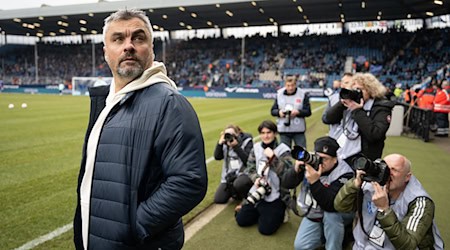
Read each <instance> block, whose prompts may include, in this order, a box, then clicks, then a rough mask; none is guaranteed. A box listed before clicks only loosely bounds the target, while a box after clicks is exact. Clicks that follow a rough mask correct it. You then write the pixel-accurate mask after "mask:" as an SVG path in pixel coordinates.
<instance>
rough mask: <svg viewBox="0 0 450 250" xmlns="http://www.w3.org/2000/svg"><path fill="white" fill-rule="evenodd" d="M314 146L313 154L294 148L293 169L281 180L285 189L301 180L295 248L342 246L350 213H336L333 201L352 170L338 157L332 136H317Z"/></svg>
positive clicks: (336, 247)
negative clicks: (300, 216) (300, 218)
mask: <svg viewBox="0 0 450 250" xmlns="http://www.w3.org/2000/svg"><path fill="white" fill-rule="evenodd" d="M314 149H315V152H316V154H315V155H309V157H299V155H298V153H303V152H300V151H298V150H296V149H295V148H294V150H293V151H292V152H293V154H297V155H293V157H294V158H295V159H297V161H296V164H295V168H294V169H290V170H289V171H288V172H287V173H286V175H285V176H284V178H283V181H282V183H283V186H284V187H285V188H289V189H293V188H295V187H296V186H297V185H299V184H300V183H302V184H301V185H302V186H301V190H300V195H299V197H298V199H297V204H298V205H299V207H300V209H301V210H302V212H303V215H302V216H304V218H303V220H302V222H301V224H300V227H299V229H298V231H297V236H296V237H295V242H294V247H295V249H296V250H300V249H316V248H318V247H320V246H322V245H323V244H325V248H326V249H342V245H343V241H344V235H345V228H346V227H347V228H348V227H351V223H352V220H353V213H338V212H337V211H336V210H335V208H334V205H333V202H334V198H335V196H336V194H337V193H338V191H339V189H340V188H341V187H342V186H343V185H344V183H345V182H347V180H349V179H350V178H352V177H353V170H352V169H351V168H350V166H348V164H347V163H346V162H345V161H342V160H338V158H337V151H338V149H339V144H338V143H337V142H336V140H335V139H333V138H331V137H329V136H325V137H321V138H318V139H317V140H316V141H315V142H314ZM297 152H298V153H297ZM308 163H309V164H308ZM350 231H351V230H348V232H350Z"/></svg>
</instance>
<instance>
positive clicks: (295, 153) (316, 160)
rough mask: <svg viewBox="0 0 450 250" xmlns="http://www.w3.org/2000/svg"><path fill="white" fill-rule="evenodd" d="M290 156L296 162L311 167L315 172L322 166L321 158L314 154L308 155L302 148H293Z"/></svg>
mask: <svg viewBox="0 0 450 250" xmlns="http://www.w3.org/2000/svg"><path fill="white" fill-rule="evenodd" d="M291 155H292V157H293V158H294V159H296V160H298V161H303V162H305V163H306V164H309V165H311V166H312V167H313V168H314V169H315V170H319V165H320V164H322V158H321V157H320V156H318V155H316V154H310V153H309V152H308V151H306V150H305V149H304V148H303V147H302V146H298V145H297V146H294V148H293V149H292V151H291Z"/></svg>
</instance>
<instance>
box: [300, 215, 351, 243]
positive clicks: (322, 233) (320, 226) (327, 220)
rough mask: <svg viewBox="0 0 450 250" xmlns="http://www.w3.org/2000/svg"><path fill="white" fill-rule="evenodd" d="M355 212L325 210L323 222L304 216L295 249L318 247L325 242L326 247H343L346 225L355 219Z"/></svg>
mask: <svg viewBox="0 0 450 250" xmlns="http://www.w3.org/2000/svg"><path fill="white" fill-rule="evenodd" d="M353 217H354V214H353V213H332V212H324V215H323V219H322V221H321V222H315V221H312V220H310V219H307V218H303V220H302V222H301V223H300V227H299V228H298V231H297V236H295V241H294V248H295V250H303V249H305V250H306V249H316V248H318V247H320V246H322V244H323V243H325V249H327V250H330V249H338V250H339V249H342V242H343V240H344V235H345V226H346V225H349V224H351V223H352V221H353Z"/></svg>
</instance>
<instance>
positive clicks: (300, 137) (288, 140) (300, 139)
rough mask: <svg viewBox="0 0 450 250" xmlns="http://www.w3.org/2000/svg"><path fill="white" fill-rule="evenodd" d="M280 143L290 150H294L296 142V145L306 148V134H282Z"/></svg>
mask: <svg viewBox="0 0 450 250" xmlns="http://www.w3.org/2000/svg"><path fill="white" fill-rule="evenodd" d="M280 141H281V143H284V144H286V145H288V147H290V148H292V141H294V145H300V146H302V147H304V148H306V136H305V133H300V132H299V133H280Z"/></svg>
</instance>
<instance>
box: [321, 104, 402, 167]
mask: <svg viewBox="0 0 450 250" xmlns="http://www.w3.org/2000/svg"><path fill="white" fill-rule="evenodd" d="M394 105H395V102H392V101H388V100H386V99H375V101H374V103H373V106H372V109H371V110H370V111H366V110H363V109H362V108H360V109H356V110H354V111H353V112H352V119H353V120H355V122H356V123H357V124H358V127H359V131H358V132H359V134H360V135H361V144H362V145H361V149H362V150H361V153H363V154H364V155H365V156H367V157H368V158H370V159H371V160H375V159H377V158H380V157H381V155H382V154H383V148H384V140H385V139H386V132H387V130H388V129H389V125H390V122H391V114H392V108H393V107H394ZM346 109H347V108H346V107H345V106H344V105H343V104H342V103H341V102H337V103H336V104H335V105H334V106H332V107H330V109H329V110H328V111H327V112H326V113H325V114H324V116H323V117H322V120H323V122H324V123H325V124H337V123H340V122H341V120H342V117H343V113H344V110H346ZM367 112H369V115H367Z"/></svg>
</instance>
